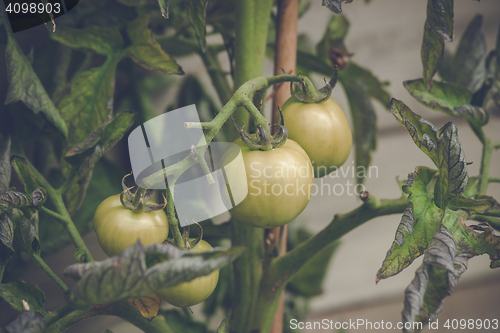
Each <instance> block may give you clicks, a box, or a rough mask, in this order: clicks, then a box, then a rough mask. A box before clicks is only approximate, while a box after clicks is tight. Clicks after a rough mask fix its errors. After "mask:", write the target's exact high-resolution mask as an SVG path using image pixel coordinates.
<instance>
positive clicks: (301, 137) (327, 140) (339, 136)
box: [282, 97, 352, 177]
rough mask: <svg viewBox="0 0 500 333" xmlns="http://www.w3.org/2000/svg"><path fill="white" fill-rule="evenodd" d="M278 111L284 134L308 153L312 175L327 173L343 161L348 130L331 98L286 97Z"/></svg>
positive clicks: (347, 150) (349, 143)
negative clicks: (302, 99) (318, 100)
mask: <svg viewBox="0 0 500 333" xmlns="http://www.w3.org/2000/svg"><path fill="white" fill-rule="evenodd" d="M282 112H283V118H284V120H285V126H286V128H287V129H288V137H289V138H290V139H292V140H294V141H296V142H297V143H298V144H299V145H300V146H301V147H302V148H304V150H305V151H306V153H307V155H309V158H310V159H311V162H312V164H313V166H314V175H315V177H322V176H324V175H327V174H329V173H330V172H332V171H335V170H336V169H337V168H339V167H340V166H342V165H343V164H344V163H345V161H346V160H347V158H348V157H349V153H350V152H351V147H352V133H351V129H350V128H349V123H348V122H347V118H346V116H345V114H344V111H343V110H342V108H341V107H340V105H339V104H338V103H337V102H336V101H335V100H333V99H332V98H328V99H327V100H325V101H323V102H321V103H302V102H300V101H299V100H297V99H296V98H294V97H290V98H289V99H288V100H287V101H286V103H285V104H284V105H283V108H282Z"/></svg>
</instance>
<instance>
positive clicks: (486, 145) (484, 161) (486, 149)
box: [478, 136, 493, 195]
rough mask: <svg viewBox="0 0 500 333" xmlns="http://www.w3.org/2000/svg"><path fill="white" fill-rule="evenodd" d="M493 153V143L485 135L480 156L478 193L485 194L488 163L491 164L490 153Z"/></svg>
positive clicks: (488, 177)
mask: <svg viewBox="0 0 500 333" xmlns="http://www.w3.org/2000/svg"><path fill="white" fill-rule="evenodd" d="M492 153H493V144H492V141H491V140H490V138H488V137H487V136H485V137H484V139H483V152H482V156H481V167H480V172H479V174H480V178H479V187H478V195H484V194H486V190H487V189H488V184H489V180H490V165H491V155H492Z"/></svg>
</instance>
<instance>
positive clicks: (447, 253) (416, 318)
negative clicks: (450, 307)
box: [402, 226, 468, 332]
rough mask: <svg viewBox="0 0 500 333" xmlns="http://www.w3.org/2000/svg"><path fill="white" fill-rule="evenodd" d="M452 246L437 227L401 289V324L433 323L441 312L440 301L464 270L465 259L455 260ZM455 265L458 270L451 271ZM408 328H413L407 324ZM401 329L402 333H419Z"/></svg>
mask: <svg viewBox="0 0 500 333" xmlns="http://www.w3.org/2000/svg"><path fill="white" fill-rule="evenodd" d="M456 250H457V248H456V243H455V240H454V239H453V235H452V234H451V232H450V231H449V230H448V229H446V228H445V227H444V226H441V228H440V229H439V232H436V234H435V235H434V236H433V238H432V240H431V243H430V244H429V248H428V249H427V251H426V253H425V256H424V263H423V264H422V265H421V266H420V267H419V269H417V271H416V272H415V278H414V279H413V281H412V282H411V284H410V285H409V286H408V287H407V288H406V290H405V303H404V304H405V306H404V310H403V312H402V315H403V322H405V323H414V322H421V323H423V324H427V323H428V322H429V320H430V321H434V320H435V319H436V318H437V315H438V314H439V312H440V311H441V307H442V304H443V301H444V298H445V297H447V296H448V295H450V294H451V293H452V292H453V290H454V289H455V287H456V285H457V282H458V279H459V278H460V276H461V275H462V273H463V272H464V271H465V270H466V269H467V260H468V258H466V257H465V258H463V257H460V256H458V257H456ZM455 265H457V266H458V267H459V268H458V269H455ZM408 327H413V326H412V325H408ZM419 331H420V330H419V329H415V330H413V329H403V332H419Z"/></svg>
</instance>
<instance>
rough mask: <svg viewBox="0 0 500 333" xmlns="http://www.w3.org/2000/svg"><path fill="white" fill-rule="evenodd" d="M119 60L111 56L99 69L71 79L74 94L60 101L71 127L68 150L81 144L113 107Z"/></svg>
mask: <svg viewBox="0 0 500 333" xmlns="http://www.w3.org/2000/svg"><path fill="white" fill-rule="evenodd" d="M119 60H120V57H110V58H108V59H107V60H106V62H105V63H104V64H103V65H102V66H100V67H96V68H92V69H90V70H88V71H84V72H81V73H79V74H77V75H75V77H74V78H73V79H72V80H71V91H70V93H69V94H67V95H65V96H64V97H63V98H62V100H61V102H59V109H60V110H61V113H62V116H63V117H64V119H65V120H66V121H67V122H68V124H69V129H70V132H69V135H68V143H67V145H68V146H69V147H72V146H73V145H74V144H76V143H79V142H82V141H83V140H84V139H85V138H86V137H87V136H88V135H89V134H90V133H92V132H93V131H94V130H95V129H96V128H97V127H99V125H101V124H102V123H103V122H105V121H106V120H107V119H108V118H109V116H110V114H111V112H112V108H113V93H114V83H115V78H114V76H115V69H116V65H117V64H118V61H119Z"/></svg>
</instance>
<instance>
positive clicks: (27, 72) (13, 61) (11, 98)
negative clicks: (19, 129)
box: [5, 29, 68, 137]
mask: <svg viewBox="0 0 500 333" xmlns="http://www.w3.org/2000/svg"><path fill="white" fill-rule="evenodd" d="M7 31H9V32H8V33H7V48H6V49H5V61H6V64H7V80H8V81H9V90H8V92H7V97H6V98H5V104H9V103H14V102H17V101H22V102H23V103H24V104H25V105H26V106H27V107H28V108H30V109H31V110H33V112H34V113H35V114H37V113H39V112H42V113H43V114H44V115H45V117H46V118H47V120H48V121H49V122H50V123H52V124H53V125H54V126H55V127H56V128H57V129H58V130H59V131H60V132H61V133H62V134H63V135H64V136H65V137H67V136H68V126H67V124H66V122H65V121H64V119H63V117H62V116H61V114H60V113H59V111H58V110H57V109H56V107H55V106H54V103H53V102H52V100H51V99H50V97H49V95H48V94H47V92H46V91H45V88H44V87H43V85H42V83H41V82H40V80H39V79H38V76H37V75H36V74H35V72H34V71H33V68H32V67H31V64H30V62H29V60H28V59H27V58H26V56H25V55H24V53H23V52H22V51H21V49H20V48H19V45H18V44H17V42H16V40H15V39H14V37H13V36H11V33H10V30H9V29H7Z"/></svg>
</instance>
